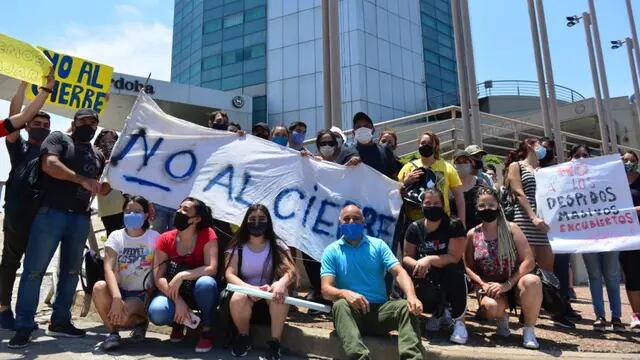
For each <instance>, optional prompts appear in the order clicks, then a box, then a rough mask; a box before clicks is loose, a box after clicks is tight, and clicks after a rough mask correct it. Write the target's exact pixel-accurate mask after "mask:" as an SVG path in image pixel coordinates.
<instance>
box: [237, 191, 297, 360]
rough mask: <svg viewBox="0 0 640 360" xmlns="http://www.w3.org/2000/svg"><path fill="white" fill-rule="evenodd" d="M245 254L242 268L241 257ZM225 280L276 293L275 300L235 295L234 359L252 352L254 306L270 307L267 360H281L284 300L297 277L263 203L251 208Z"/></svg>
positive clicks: (289, 255) (239, 233) (284, 315)
mask: <svg viewBox="0 0 640 360" xmlns="http://www.w3.org/2000/svg"><path fill="white" fill-rule="evenodd" d="M240 252H242V260H241V263H240V265H238V264H239V262H240V260H239V258H240ZM225 262H226V263H227V268H226V272H225V277H226V280H227V282H228V283H230V284H235V285H240V286H246V287H252V288H255V289H259V290H263V291H268V292H271V293H273V300H272V301H267V302H266V303H265V301H264V300H263V299H260V298H255V297H253V296H248V295H245V294H241V293H238V292H236V293H234V294H233V296H232V297H231V301H230V303H229V309H230V312H231V318H232V319H233V323H234V325H235V326H236V328H237V329H238V333H239V335H240V336H239V337H238V338H237V339H236V341H235V343H234V345H233V348H232V351H231V353H232V355H233V356H238V357H240V356H245V355H247V353H248V352H249V350H250V349H251V342H250V340H249V326H250V321H251V315H252V313H253V312H254V311H256V312H257V309H256V308H255V307H254V305H257V306H260V305H262V306H265V305H266V307H268V312H269V315H270V316H271V337H272V340H270V341H268V342H267V346H268V350H267V357H266V358H267V359H270V360H275V359H279V358H280V338H281V337H282V331H283V329H284V322H285V320H286V318H287V313H288V312H289V305H287V304H284V298H285V296H287V295H288V294H289V293H290V291H291V290H292V289H293V288H294V287H295V284H296V283H297V274H296V270H295V265H294V263H293V258H292V257H291V253H290V252H289V249H288V248H287V246H286V245H285V244H284V242H282V241H281V240H279V239H278V237H277V235H276V234H275V232H274V231H273V221H272V220H271V215H270V214H269V210H268V209H267V208H266V207H265V206H264V205H261V204H254V205H251V206H250V207H249V209H248V210H247V213H246V215H245V216H244V220H243V221H242V225H241V226H240V228H239V229H238V231H237V232H236V235H235V237H234V239H233V241H232V244H231V245H229V250H227V256H226V261H225Z"/></svg>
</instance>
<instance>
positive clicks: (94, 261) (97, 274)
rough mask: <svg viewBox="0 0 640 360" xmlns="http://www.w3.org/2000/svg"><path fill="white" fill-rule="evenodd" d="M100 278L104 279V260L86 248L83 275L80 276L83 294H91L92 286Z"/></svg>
mask: <svg viewBox="0 0 640 360" xmlns="http://www.w3.org/2000/svg"><path fill="white" fill-rule="evenodd" d="M85 248H87V247H86V246H85ZM101 280H104V260H103V259H102V258H100V256H99V255H98V254H97V253H94V252H93V251H91V250H90V249H88V248H87V251H86V252H85V253H84V276H82V275H81V276H80V283H81V284H82V290H84V293H85V294H89V295H91V293H92V292H93V286H94V285H95V284H96V283H97V282H98V281H101Z"/></svg>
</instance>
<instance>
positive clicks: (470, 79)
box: [459, 0, 482, 147]
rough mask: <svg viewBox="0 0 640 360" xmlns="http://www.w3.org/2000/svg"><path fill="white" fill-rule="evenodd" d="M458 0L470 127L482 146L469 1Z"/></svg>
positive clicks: (476, 142) (475, 138) (475, 139)
mask: <svg viewBox="0 0 640 360" xmlns="http://www.w3.org/2000/svg"><path fill="white" fill-rule="evenodd" d="M459 1H460V17H461V19H462V29H463V31H464V47H465V62H466V65H467V83H468V89H469V107H470V108H471V129H472V130H473V141H474V143H475V144H476V145H478V146H480V147H482V129H481V127H480V103H479V102H478V89H477V88H476V84H477V82H476V65H475V58H474V56H473V41H472V39H471V20H470V19H469V3H468V1H467V0H459Z"/></svg>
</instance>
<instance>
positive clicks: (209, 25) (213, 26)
mask: <svg viewBox="0 0 640 360" xmlns="http://www.w3.org/2000/svg"><path fill="white" fill-rule="evenodd" d="M220 29H222V19H213V20H209V21H207V22H205V23H204V33H205V34H208V33H211V32H214V31H216V30H220Z"/></svg>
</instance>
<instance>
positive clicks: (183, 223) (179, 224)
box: [173, 212, 191, 231]
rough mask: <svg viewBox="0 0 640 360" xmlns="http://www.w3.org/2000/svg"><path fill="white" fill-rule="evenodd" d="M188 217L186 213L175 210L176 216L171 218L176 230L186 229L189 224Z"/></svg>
mask: <svg viewBox="0 0 640 360" xmlns="http://www.w3.org/2000/svg"><path fill="white" fill-rule="evenodd" d="M189 219H191V218H190V217H189V216H188V215H185V214H183V213H181V212H176V217H175V219H174V220H173V226H175V228H176V229H178V231H184V230H186V229H187V228H188V227H189V226H191V224H189Z"/></svg>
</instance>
